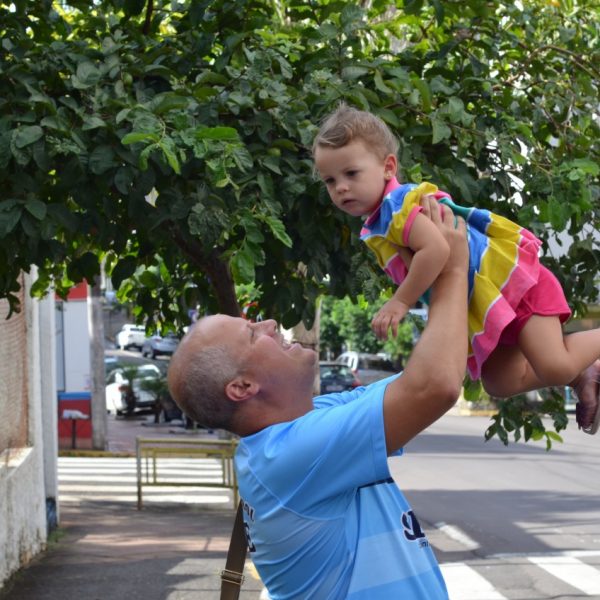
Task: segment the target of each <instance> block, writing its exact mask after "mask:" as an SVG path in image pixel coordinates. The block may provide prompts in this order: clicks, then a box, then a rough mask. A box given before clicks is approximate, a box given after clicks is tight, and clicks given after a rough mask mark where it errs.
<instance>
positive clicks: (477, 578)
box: [440, 562, 507, 600]
mask: <svg viewBox="0 0 600 600" xmlns="http://www.w3.org/2000/svg"><path fill="white" fill-rule="evenodd" d="M440 569H441V570H442V574H443V575H444V580H445V581H446V587H447V588H448V595H449V596H450V600H507V598H506V596H503V595H502V594H501V593H500V592H498V591H496V590H495V589H494V587H493V586H492V584H491V583H490V582H489V581H488V580H487V579H485V577H482V576H481V575H480V574H479V573H478V572H477V571H476V570H475V569H472V568H471V567H469V566H467V565H466V564H465V563H461V562H457V563H445V564H442V565H440Z"/></svg>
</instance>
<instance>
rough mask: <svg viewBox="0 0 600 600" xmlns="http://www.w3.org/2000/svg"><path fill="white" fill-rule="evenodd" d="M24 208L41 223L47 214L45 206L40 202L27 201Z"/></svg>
mask: <svg viewBox="0 0 600 600" xmlns="http://www.w3.org/2000/svg"><path fill="white" fill-rule="evenodd" d="M25 208H26V209H27V210H28V211H29V212H30V213H31V214H32V215H33V216H34V217H35V218H36V219H37V220H38V221H42V220H43V219H45V218H46V213H47V212H48V210H47V208H46V205H45V204H44V203H43V202H42V201H40V200H35V199H33V200H28V201H27V203H26V204H25Z"/></svg>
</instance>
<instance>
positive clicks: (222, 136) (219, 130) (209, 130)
mask: <svg viewBox="0 0 600 600" xmlns="http://www.w3.org/2000/svg"><path fill="white" fill-rule="evenodd" d="M194 135H195V137H196V139H198V140H222V141H237V140H239V139H240V137H239V135H238V132H237V130H236V129H234V128H233V127H199V128H198V129H196V131H195V132H194Z"/></svg>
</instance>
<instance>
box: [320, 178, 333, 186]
mask: <svg viewBox="0 0 600 600" xmlns="http://www.w3.org/2000/svg"><path fill="white" fill-rule="evenodd" d="M323 183H324V184H325V185H328V186H329V185H333V184H334V183H335V180H334V179H331V178H330V177H328V178H327V179H323Z"/></svg>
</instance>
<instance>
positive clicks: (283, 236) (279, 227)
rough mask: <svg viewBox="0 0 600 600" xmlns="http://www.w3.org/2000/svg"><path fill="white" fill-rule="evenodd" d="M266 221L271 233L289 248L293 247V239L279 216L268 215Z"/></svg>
mask: <svg viewBox="0 0 600 600" xmlns="http://www.w3.org/2000/svg"><path fill="white" fill-rule="evenodd" d="M264 220H265V223H266V224H267V225H268V226H269V229H270V230H271V233H272V234H273V235H274V236H275V237H276V238H277V239H278V240H279V241H280V242H281V243H282V244H284V245H285V246H287V247H288V248H291V247H292V239H291V238H290V236H289V235H288V234H287V232H286V230H285V226H284V224H283V223H282V222H281V221H280V220H279V219H278V218H277V217H271V216H269V215H266V216H265V217H264Z"/></svg>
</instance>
